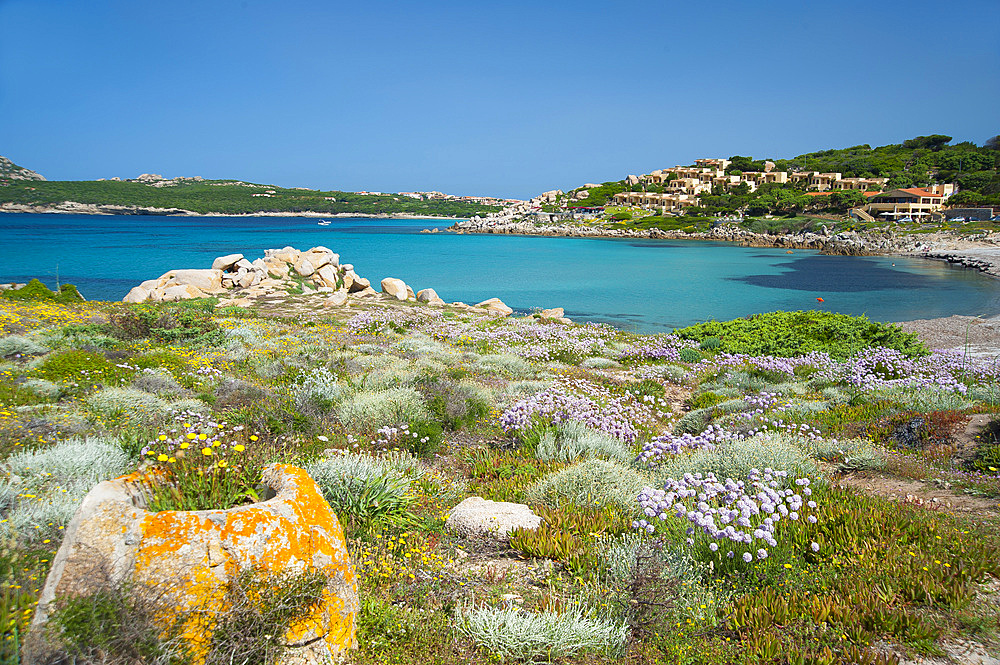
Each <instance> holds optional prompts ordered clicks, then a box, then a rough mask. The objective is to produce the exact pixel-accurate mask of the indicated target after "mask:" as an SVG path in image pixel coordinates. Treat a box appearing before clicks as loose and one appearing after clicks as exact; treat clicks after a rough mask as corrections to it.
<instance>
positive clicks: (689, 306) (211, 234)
mask: <svg viewBox="0 0 1000 665" xmlns="http://www.w3.org/2000/svg"><path fill="white" fill-rule="evenodd" d="M318 221H319V220H317V219H314V218H299V217H240V218H227V217H169V216H141V217H123V216H94V215H38V214H3V215H0V238H2V242H0V282H9V281H26V280H27V279H30V278H31V277H38V278H40V279H41V280H42V281H44V282H45V283H46V284H48V285H49V286H54V285H55V284H56V279H57V277H58V280H59V281H60V282H63V283H73V284H76V285H77V286H78V287H79V288H80V290H81V292H82V293H83V294H84V295H85V296H86V297H88V298H93V299H105V300H120V299H121V298H122V297H123V296H124V295H125V293H127V292H128V289H129V288H131V287H132V286H135V285H136V284H138V283H139V282H141V281H142V280H145V279H150V278H153V277H157V276H159V275H161V274H163V273H164V272H166V271H167V270H170V269H173V268H207V267H209V266H210V265H211V263H212V259H214V258H215V257H216V256H219V255H222V254H229V253H233V252H239V253H243V254H245V255H246V256H247V257H248V258H250V259H253V258H256V257H258V256H262V255H263V250H264V249H266V248H270V247H283V246H285V245H291V246H293V247H296V248H299V249H308V248H309V247H313V246H316V245H324V246H326V247H329V248H330V249H332V250H333V251H335V252H338V253H340V255H341V260H342V261H343V262H346V263H353V264H354V265H355V269H356V271H357V272H358V274H360V275H363V276H365V277H368V278H369V279H370V280H371V281H372V283H373V285H375V286H376V287H377V284H378V281H379V280H380V279H381V278H383V277H390V276H391V277H399V278H401V279H403V280H404V281H406V282H407V283H408V284H410V285H411V286H412V287H413V288H414V289H420V288H425V287H432V288H434V289H435V290H436V291H437V292H438V293H439V294H440V295H441V297H442V298H444V299H445V300H448V301H453V300H462V301H464V302H470V303H472V302H478V301H479V300H483V299H486V298H489V297H494V296H496V297H499V298H501V299H502V300H503V301H504V302H506V303H507V304H508V305H510V306H511V307H514V308H515V309H517V310H520V311H528V310H530V309H531V308H533V307H564V308H565V309H566V314H567V316H570V317H571V318H573V319H574V320H578V321H585V320H586V321H600V322H606V323H611V324H612V325H615V326H618V327H622V328H626V329H629V330H635V331H640V332H662V331H668V330H670V329H672V328H674V327H676V326H684V325H689V324H691V323H695V322H698V321H703V320H706V319H711V318H715V319H720V320H724V319H731V318H736V317H740V316H746V315H749V314H753V313H756V312H765V311H774V310H778V309H811V308H817V309H825V310H831V311H837V312H842V313H846V314H867V315H868V316H869V317H870V318H872V319H874V320H879V321H902V320H909V319H916V318H935V317H941V316H949V315H952V314H966V315H985V316H992V315H995V314H997V313H998V312H1000V280H995V279H992V278H990V277H987V276H985V275H982V274H980V273H977V272H975V271H971V270H965V269H959V268H953V267H951V266H949V265H947V264H945V263H941V262H936V261H927V260H921V259H905V258H897V257H893V258H888V257H845V256H824V255H820V254H818V253H817V252H812V251H807V250H794V252H793V253H792V254H787V253H786V250H783V249H762V248H747V247H739V246H736V245H732V244H728V243H715V242H700V241H690V242H685V241H656V240H634V239H628V240H619V239H598V238H549V237H532V236H507V235H454V234H451V233H445V232H443V231H442V232H441V233H437V234H422V233H420V231H421V230H422V229H425V228H434V227H437V228H439V229H444V228H445V227H446V226H448V225H449V224H451V220H386V219H362V218H341V219H333V220H332V224H330V225H329V226H318V224H317V222H318ZM818 298H822V299H823V301H822V302H821V301H819V300H818Z"/></svg>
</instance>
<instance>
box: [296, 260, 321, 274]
mask: <svg viewBox="0 0 1000 665" xmlns="http://www.w3.org/2000/svg"><path fill="white" fill-rule="evenodd" d="M295 272H297V273H299V274H300V275H302V276H303V277H309V276H310V275H312V274H313V273H314V272H316V266H314V265H313V263H312V261H310V260H309V257H307V256H304V255H303V256H299V258H298V260H297V261H296V262H295Z"/></svg>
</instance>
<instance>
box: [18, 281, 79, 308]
mask: <svg viewBox="0 0 1000 665" xmlns="http://www.w3.org/2000/svg"><path fill="white" fill-rule="evenodd" d="M0 298H6V299H7V300H36V301H37V300H41V301H51V302H61V303H74V302H82V301H83V296H81V295H80V292H79V291H77V290H76V287H75V286H73V285H72V284H63V285H61V286H60V287H59V291H57V292H53V291H50V290H49V288H48V287H47V286H45V285H44V284H42V283H41V282H40V281H39V280H38V279H32V280H31V281H30V282H28V283H27V284H26V285H25V286H22V287H21V288H19V289H9V290H7V291H0Z"/></svg>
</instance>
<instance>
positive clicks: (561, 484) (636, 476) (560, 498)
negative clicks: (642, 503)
mask: <svg viewBox="0 0 1000 665" xmlns="http://www.w3.org/2000/svg"><path fill="white" fill-rule="evenodd" d="M648 484H649V482H648V479H647V478H646V477H645V476H644V475H642V474H640V473H639V472H638V471H636V470H635V469H631V468H629V467H625V466H622V465H620V464H615V463H614V462H609V461H606V460H602V459H589V460H585V461H583V462H578V463H577V464H574V465H572V466H568V467H566V468H565V469H562V470H560V471H556V472H555V473H550V474H549V475H547V476H544V477H543V478H541V479H540V480H539V481H537V482H536V483H535V484H533V485H532V486H531V487H529V488H528V492H527V496H528V500H529V501H531V502H532V503H541V504H545V505H547V506H551V507H556V506H558V505H560V504H562V503H566V502H568V503H573V504H576V505H578V506H613V507H616V508H620V509H622V510H627V511H630V512H634V511H636V510H638V504H637V503H636V500H635V499H636V497H637V496H638V495H639V492H641V491H642V488H643V487H645V486H646V485H648Z"/></svg>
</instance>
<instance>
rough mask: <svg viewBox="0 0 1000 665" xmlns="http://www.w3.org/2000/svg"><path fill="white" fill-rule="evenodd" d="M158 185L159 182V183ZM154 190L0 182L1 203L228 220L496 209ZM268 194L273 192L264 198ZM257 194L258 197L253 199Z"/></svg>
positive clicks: (180, 183) (225, 189)
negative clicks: (186, 213)
mask: <svg viewBox="0 0 1000 665" xmlns="http://www.w3.org/2000/svg"><path fill="white" fill-rule="evenodd" d="M161 182H162V181H161ZM168 182H172V183H174V184H170V185H165V186H162V185H161V186H156V185H154V184H151V183H144V182H121V181H114V180H55V181H32V182H27V181H24V180H10V179H3V178H0V204H2V203H16V204H24V205H30V206H43V207H44V206H55V205H58V204H60V203H63V202H66V201H75V202H77V203H85V204H93V205H114V206H134V207H138V208H180V209H182V210H190V211H192V212H196V213H201V214H206V213H221V214H227V215H239V214H252V213H256V212H286V213H301V212H316V213H324V214H330V215H332V214H336V213H350V214H357V215H377V214H396V213H406V214H412V215H433V216H447V217H469V216H471V215H475V214H482V213H486V212H491V211H494V210H497V208H496V207H493V206H485V205H480V204H478V203H471V202H468V201H460V200H447V199H444V200H442V199H432V200H426V199H424V200H420V199H414V198H409V197H405V196H399V195H395V194H380V195H371V194H358V193H355V192H341V191H326V192H324V191H313V190H307V189H294V188H292V189H288V188H282V187H275V186H273V185H259V184H253V183H244V182H241V181H238V180H201V181H197V180H190V179H188V180H174V181H168ZM267 192H274V193H273V194H267V195H266V196H262V194H265V193H267ZM254 194H258V196H254Z"/></svg>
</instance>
